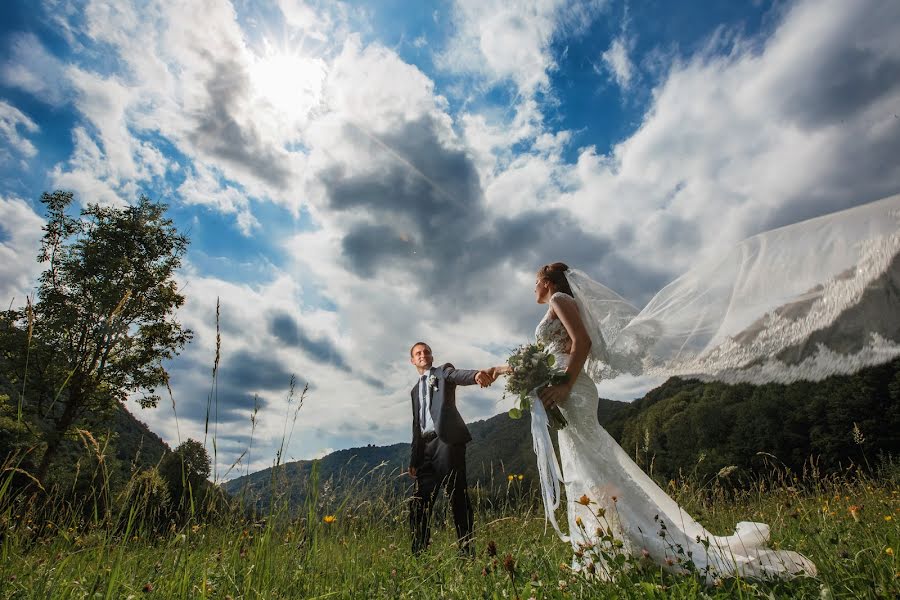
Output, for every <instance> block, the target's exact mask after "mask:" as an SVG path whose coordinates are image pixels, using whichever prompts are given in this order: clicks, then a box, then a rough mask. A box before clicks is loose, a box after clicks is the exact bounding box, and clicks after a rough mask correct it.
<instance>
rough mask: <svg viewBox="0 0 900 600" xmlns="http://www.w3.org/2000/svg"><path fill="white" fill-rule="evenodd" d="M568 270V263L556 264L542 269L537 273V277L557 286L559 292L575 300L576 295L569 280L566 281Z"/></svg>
mask: <svg viewBox="0 0 900 600" xmlns="http://www.w3.org/2000/svg"><path fill="white" fill-rule="evenodd" d="M568 270H569V265H567V264H566V263H561V262H555V263H552V264H549V265H544V266H543V267H541V268H540V269H539V270H538V272H537V276H538V277H539V278H540V279H544V280H546V281H549V282H550V283H552V284H553V285H554V286H556V291H557V292H564V293H566V294H568V295H570V296H572V297H573V298H574V297H575V294H573V293H572V288H571V287H570V286H569V280H568V279H566V271H568Z"/></svg>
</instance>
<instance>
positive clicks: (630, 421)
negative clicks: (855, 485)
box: [225, 360, 900, 510]
mask: <svg viewBox="0 0 900 600" xmlns="http://www.w3.org/2000/svg"><path fill="white" fill-rule="evenodd" d="M598 419H599V421H600V423H601V424H602V425H603V426H604V427H606V429H607V430H608V431H609V432H610V433H611V434H612V435H613V437H615V438H616V439H617V440H618V441H619V442H620V443H621V444H622V446H623V447H624V448H625V449H626V451H627V452H628V453H629V454H630V455H631V456H632V457H633V458H635V460H636V461H637V462H638V463H639V464H640V465H641V466H642V467H644V468H645V469H647V470H648V471H651V473H652V474H653V476H654V477H656V478H658V479H660V480H670V479H678V478H680V477H681V476H684V475H686V474H688V473H690V474H691V475H693V476H699V477H701V478H710V477H715V476H716V474H717V473H718V472H719V471H720V469H722V468H723V467H729V466H734V467H736V469H734V470H732V472H733V473H734V475H733V478H734V479H737V478H740V477H741V476H744V475H751V474H754V473H758V472H760V471H762V470H765V469H767V468H768V466H770V465H771V464H772V463H773V462H774V463H775V464H778V465H781V466H787V467H788V468H790V469H792V470H794V471H797V472H799V471H802V470H803V469H804V468H809V464H808V460H809V458H810V457H813V458H814V460H815V466H816V468H818V469H819V470H821V471H823V472H836V471H839V470H841V469H846V468H848V467H850V466H851V465H863V466H865V465H866V463H867V462H873V463H874V462H875V461H876V460H878V458H879V455H895V454H897V453H898V452H900V360H898V361H894V362H892V363H889V364H886V365H882V366H879V367H874V368H870V369H866V370H864V371H861V372H859V373H857V374H855V375H851V376H842V377H831V378H829V379H827V380H824V381H821V382H816V383H811V382H797V383H793V384H790V385H776V384H770V385H763V386H753V385H726V384H722V383H703V382H700V381H697V380H683V379H678V378H672V379H670V380H668V381H667V382H666V383H665V384H663V385H662V386H660V387H658V388H656V389H654V390H652V391H650V392H649V393H648V394H647V395H646V396H645V397H643V398H641V399H639V400H636V401H634V402H632V403H626V402H616V401H612V400H605V399H601V400H600V405H599V409H598ZM529 427H530V421H529V419H528V418H527V416H526V417H525V418H523V419H520V420H512V419H510V418H509V417H508V416H507V415H505V414H502V415H497V416H495V417H492V418H490V419H487V420H484V421H478V422H475V423H471V424H470V425H469V429H470V431H471V432H472V436H473V440H472V442H471V443H470V444H469V446H468V454H467V459H468V460H467V462H468V479H469V484H470V485H472V486H478V487H479V488H480V489H481V490H483V492H484V493H488V494H490V493H492V490H503V489H504V488H505V486H506V483H507V477H508V475H510V474H516V475H518V474H522V475H524V477H523V479H522V481H523V484H522V485H524V486H529V485H531V484H532V483H533V482H535V481H536V472H535V462H534V453H533V451H532V446H531V434H530V431H529ZM408 460H409V444H408V443H399V444H394V445H391V446H383V447H382V446H367V447H362V448H351V449H347V450H341V451H338V452H334V453H332V454H329V455H328V456H326V457H324V458H322V459H321V460H319V461H317V463H318V464H317V469H318V481H319V482H321V483H322V484H323V485H325V486H326V491H327V489H329V488H331V489H334V488H336V487H342V488H344V487H347V486H359V487H360V488H366V486H371V485H373V484H375V483H377V485H379V486H384V485H386V484H385V482H386V481H387V482H389V483H388V484H387V485H389V486H390V487H392V488H393V489H391V490H390V491H391V492H396V491H398V490H404V489H408V488H409V486H410V485H411V480H410V479H409V478H408V477H406V476H405V474H404V473H405V470H406V467H407V464H408ZM312 466H313V463H312V461H297V462H293V463H288V464H285V465H282V466H281V467H279V469H278V472H277V477H276V478H275V479H274V481H275V482H276V483H277V485H276V489H279V490H280V493H282V494H286V495H287V496H288V500H289V504H290V505H291V506H294V507H296V506H299V505H300V504H302V502H303V499H304V497H305V493H306V485H307V481H308V479H309V475H310V472H311V469H312ZM272 484H273V472H272V469H264V470H262V471H259V472H257V473H253V474H251V475H249V476H244V477H239V478H237V479H234V480H232V481H229V482H228V483H226V484H225V489H226V491H228V492H229V493H230V494H232V495H238V496H241V497H242V498H244V499H245V500H246V501H248V502H250V503H251V504H255V505H256V507H257V508H258V509H260V510H264V509H265V508H266V507H268V506H269V503H270V497H271V489H272ZM370 491H371V493H376V490H370Z"/></svg>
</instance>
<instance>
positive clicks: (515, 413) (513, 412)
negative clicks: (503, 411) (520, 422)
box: [509, 408, 522, 419]
mask: <svg viewBox="0 0 900 600" xmlns="http://www.w3.org/2000/svg"><path fill="white" fill-rule="evenodd" d="M509 418H510V419H521V418H522V411H521V410H519V409H518V408H511V409H509Z"/></svg>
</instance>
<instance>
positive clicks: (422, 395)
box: [419, 373, 430, 430]
mask: <svg viewBox="0 0 900 600" xmlns="http://www.w3.org/2000/svg"><path fill="white" fill-rule="evenodd" d="M419 381H420V383H419V404H421V405H422V406H421V407H420V408H421V410H422V416H421V417H420V419H419V420H420V421H421V424H422V429H423V430H424V429H425V415H426V413H425V411H426V410H428V409H429V408H430V407H429V406H428V374H427V373H426V374H425V375H422V377H421V378H420V379H419Z"/></svg>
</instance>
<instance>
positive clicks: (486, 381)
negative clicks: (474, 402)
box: [475, 371, 494, 388]
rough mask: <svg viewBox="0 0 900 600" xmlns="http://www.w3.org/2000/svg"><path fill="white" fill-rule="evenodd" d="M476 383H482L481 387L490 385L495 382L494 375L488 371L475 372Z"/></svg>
mask: <svg viewBox="0 0 900 600" xmlns="http://www.w3.org/2000/svg"><path fill="white" fill-rule="evenodd" d="M475 383H477V384H478V385H480V386H481V387H483V388H484V387H488V386H489V385H491V384H492V383H494V377H492V376H491V373H489V372H488V371H478V372H477V373H475Z"/></svg>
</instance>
